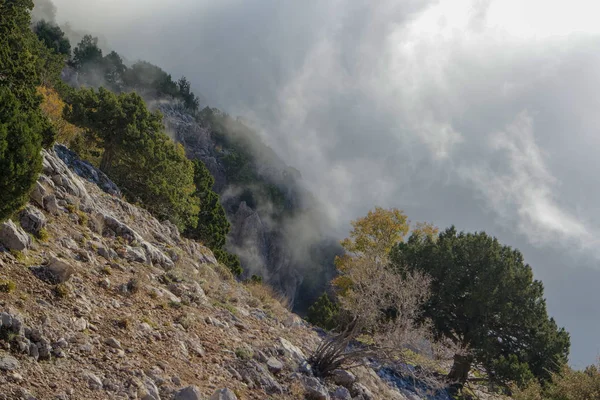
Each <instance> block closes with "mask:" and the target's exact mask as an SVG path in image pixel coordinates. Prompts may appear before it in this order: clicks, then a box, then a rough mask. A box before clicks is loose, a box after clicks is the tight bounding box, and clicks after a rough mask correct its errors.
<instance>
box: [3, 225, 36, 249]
mask: <svg viewBox="0 0 600 400" xmlns="http://www.w3.org/2000/svg"><path fill="white" fill-rule="evenodd" d="M0 244H2V245H3V246H4V247H6V248H7V249H9V250H16V251H24V250H27V249H28V248H30V247H31V244H32V240H31V237H30V236H29V235H28V234H27V233H25V231H24V230H23V229H21V228H19V227H17V226H16V225H15V223H14V222H12V220H10V219H9V220H8V221H6V222H3V223H2V224H0Z"/></svg>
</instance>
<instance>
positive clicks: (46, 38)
mask: <svg viewBox="0 0 600 400" xmlns="http://www.w3.org/2000/svg"><path fill="white" fill-rule="evenodd" d="M33 31H34V32H35V34H36V35H37V37H38V38H39V39H40V41H41V42H42V43H44V44H45V45H46V47H48V48H49V49H52V50H53V51H54V52H56V53H58V54H62V55H64V56H67V57H71V42H69V39H68V38H67V37H65V33H64V32H63V31H62V29H60V27H59V26H58V25H55V24H52V23H50V22H47V21H44V20H42V21H39V22H38V23H36V24H35V26H34V27H33Z"/></svg>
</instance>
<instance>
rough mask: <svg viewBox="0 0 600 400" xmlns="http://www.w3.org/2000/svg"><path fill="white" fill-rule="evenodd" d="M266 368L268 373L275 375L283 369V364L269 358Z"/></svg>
mask: <svg viewBox="0 0 600 400" xmlns="http://www.w3.org/2000/svg"><path fill="white" fill-rule="evenodd" d="M267 367H268V368H269V371H271V372H272V373H274V374H277V373H279V372H281V370H282V369H283V363H282V362H281V361H279V360H278V359H276V358H274V357H271V358H269V359H268V360H267Z"/></svg>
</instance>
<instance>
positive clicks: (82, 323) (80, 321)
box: [73, 318, 88, 332]
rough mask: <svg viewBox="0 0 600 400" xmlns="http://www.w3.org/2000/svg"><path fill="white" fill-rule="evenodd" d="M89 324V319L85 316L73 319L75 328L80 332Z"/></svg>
mask: <svg viewBox="0 0 600 400" xmlns="http://www.w3.org/2000/svg"><path fill="white" fill-rule="evenodd" d="M87 326H88V323H87V321H86V320H85V319H84V318H75V319H73V328H75V330H77V331H79V332H83V331H85V330H86V328H87Z"/></svg>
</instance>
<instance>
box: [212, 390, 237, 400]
mask: <svg viewBox="0 0 600 400" xmlns="http://www.w3.org/2000/svg"><path fill="white" fill-rule="evenodd" d="M210 400H238V398H237V396H236V395H235V393H233V391H232V390H231V389H218V390H217V391H216V392H214V393H213V395H212V396H210Z"/></svg>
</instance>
